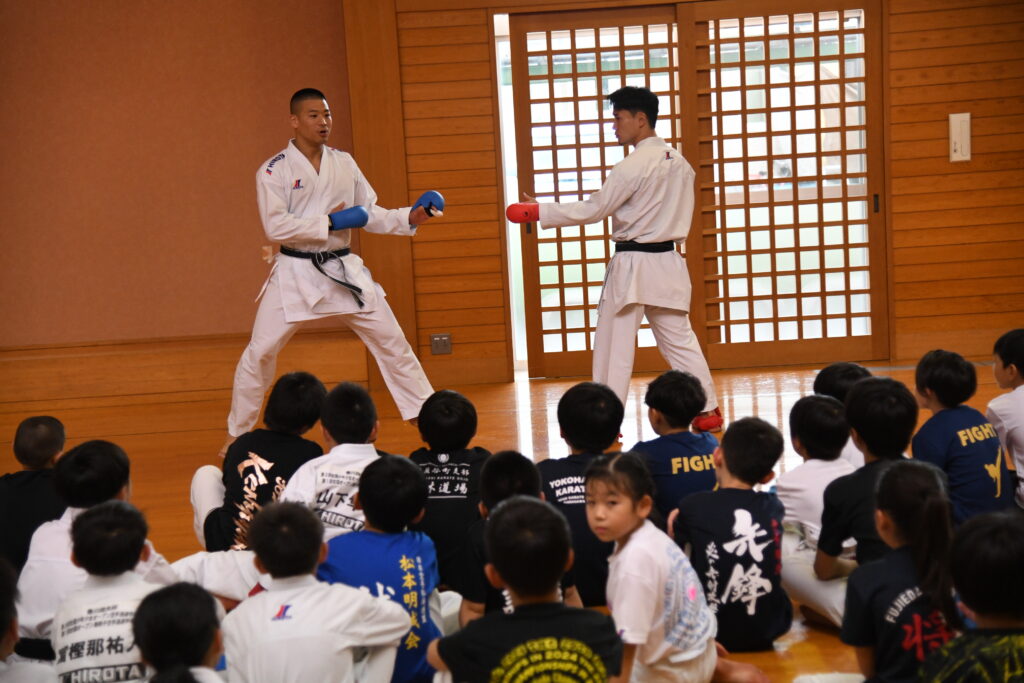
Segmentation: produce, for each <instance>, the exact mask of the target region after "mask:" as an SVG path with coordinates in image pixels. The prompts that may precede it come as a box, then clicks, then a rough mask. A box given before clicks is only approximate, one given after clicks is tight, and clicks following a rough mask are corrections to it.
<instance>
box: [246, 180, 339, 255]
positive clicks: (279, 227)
mask: <svg viewBox="0 0 1024 683" xmlns="http://www.w3.org/2000/svg"><path fill="white" fill-rule="evenodd" d="M284 177H285V176H284V174H278V175H276V176H269V175H267V174H266V173H263V171H262V169H261V170H260V171H259V172H257V174H256V205H257V206H258V207H259V211H260V220H262V221H263V231H264V232H265V233H266V234H267V238H268V239H271V240H273V241H275V242H324V243H326V242H327V237H328V234H329V233H330V230H329V228H330V222H329V220H328V218H327V216H326V215H323V216H312V217H309V218H300V217H298V216H296V215H294V214H292V213H289V212H288V194H287V192H288V188H286V187H285V186H284V185H282V184H281V178H284Z"/></svg>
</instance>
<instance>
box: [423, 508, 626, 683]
mask: <svg viewBox="0 0 1024 683" xmlns="http://www.w3.org/2000/svg"><path fill="white" fill-rule="evenodd" d="M486 544H487V556H488V558H490V562H489V563H488V564H487V568H486V571H487V578H488V580H489V581H490V582H491V583H492V585H494V586H495V587H500V588H504V589H507V590H508V592H509V594H510V595H511V596H512V601H513V604H514V605H515V610H514V611H513V612H512V613H510V614H506V613H504V612H502V611H496V612H492V613H489V614H487V615H485V616H484V617H482V618H481V619H478V620H476V621H473V622H472V623H470V624H468V625H467V626H466V627H465V628H463V629H462V630H461V631H460V632H458V633H456V634H454V635H451V636H448V637H447V638H442V639H440V640H435V641H433V642H432V643H431V644H430V649H429V652H428V657H429V660H430V662H431V664H433V665H434V666H435V667H436V668H437V669H438V670H440V671H451V673H452V677H453V678H454V679H455V680H457V681H470V682H476V681H482V682H488V681H493V680H512V679H517V680H518V679H522V680H526V679H529V680H540V679H545V680H547V679H549V678H550V679H552V680H554V677H557V676H559V675H561V676H564V677H566V680H568V679H570V678H571V679H572V680H607V678H608V677H609V676H617V675H618V674H619V670H620V666H621V663H622V641H621V639H620V638H619V637H618V635H617V634H616V630H615V623H614V621H612V619H611V617H609V616H606V615H603V614H600V613H599V612H596V611H591V610H583V609H579V608H575V607H567V606H565V605H563V604H562V603H561V602H560V601H559V599H558V592H559V591H558V584H559V578H560V577H561V575H562V573H563V572H564V571H565V570H566V569H567V568H568V567H569V566H571V565H572V560H573V555H572V547H571V542H570V536H569V526H568V524H567V523H566V520H565V518H564V517H563V516H562V515H560V514H559V513H558V511H557V510H556V509H555V508H553V507H552V506H551V505H549V504H547V503H544V502H543V501H540V500H537V499H536V498H532V497H529V496H513V497H512V498H509V499H508V500H506V501H505V502H503V503H501V504H500V505H498V506H497V508H496V509H495V510H494V512H493V514H492V515H491V519H490V521H489V522H488V527H487V536H486ZM527 653H531V654H530V655H528V654H527ZM532 653H537V654H539V655H541V656H540V657H539V658H534V657H533V656H532Z"/></svg>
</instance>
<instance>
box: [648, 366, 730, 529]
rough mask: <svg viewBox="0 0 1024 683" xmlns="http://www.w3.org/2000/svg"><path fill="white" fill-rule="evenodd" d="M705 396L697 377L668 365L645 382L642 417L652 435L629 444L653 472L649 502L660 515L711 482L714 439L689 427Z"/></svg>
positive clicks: (713, 473) (715, 443)
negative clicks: (645, 391)
mask: <svg viewBox="0 0 1024 683" xmlns="http://www.w3.org/2000/svg"><path fill="white" fill-rule="evenodd" d="M706 400H707V397H706V396H705V394H704V388H703V387H702V386H701V385H700V381H699V380H698V379H697V378H696V377H694V376H693V375H691V374H690V373H688V372H680V371H679V370H669V371H668V372H666V373H663V374H662V375H661V376H659V377H658V378H657V379H655V380H654V381H653V382H651V383H650V384H648V385H647V394H646V395H645V396H644V403H646V404H647V418H648V419H649V420H650V422H651V427H652V428H653V429H654V432H655V433H656V434H657V435H658V438H657V439H652V440H650V441H641V442H640V443H638V444H637V445H635V446H633V448H631V449H630V450H631V451H633V452H634V453H639V454H640V455H642V456H643V458H644V460H645V461H646V462H647V469H649V470H650V471H651V476H652V477H654V507H655V509H657V510H658V512H659V513H660V514H661V518H662V519H666V518H667V517H668V514H669V513H670V512H672V510H675V509H676V506H677V505H678V504H679V501H680V500H682V499H683V498H684V497H685V496H687V495H689V494H691V493H696V492H697V491H710V490H711V489H713V488H715V470H714V464H713V459H712V457H711V454H712V453H713V452H714V450H715V448H717V447H718V441H717V440H716V439H715V437H714V436H712V435H711V434H709V433H708V432H691V431H690V423H691V422H693V418H695V417H696V416H697V415H699V414H700V412H701V411H702V410H703V409H704V403H705V401H706Z"/></svg>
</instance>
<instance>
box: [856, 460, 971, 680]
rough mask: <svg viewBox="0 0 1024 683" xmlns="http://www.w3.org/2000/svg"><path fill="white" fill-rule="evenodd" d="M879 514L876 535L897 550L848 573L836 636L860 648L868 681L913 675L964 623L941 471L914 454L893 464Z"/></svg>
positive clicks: (884, 478) (883, 481) (882, 486)
mask: <svg viewBox="0 0 1024 683" xmlns="http://www.w3.org/2000/svg"><path fill="white" fill-rule="evenodd" d="M874 517H875V523H876V525H877V527H878V535H879V536H880V537H881V538H882V540H883V541H884V542H885V544H886V545H887V546H889V547H890V548H893V550H891V551H890V552H888V553H887V554H886V555H885V556H884V557H882V558H881V559H879V560H875V561H873V562H869V563H867V564H864V565H862V566H860V567H857V568H856V569H855V570H854V571H853V573H852V574H851V575H850V580H849V583H848V584H847V587H846V607H845V610H844V613H843V626H842V630H841V631H840V633H839V638H840V640H842V641H843V642H844V643H846V644H847V645H853V646H854V647H856V648H857V662H858V664H859V665H860V669H861V673H863V674H864V675H865V676H867V677H868V680H870V681H908V682H909V681H916V680H917V671H918V668H919V667H920V665H921V662H923V661H924V659H925V657H926V656H927V655H929V654H930V653H931V652H933V651H935V650H937V649H939V648H940V647H942V646H943V645H944V644H945V643H946V641H948V640H949V639H950V638H952V637H953V632H952V629H953V628H955V627H957V626H959V624H960V617H959V615H958V614H957V612H956V606H955V605H954V601H953V582H952V579H951V577H950V572H949V547H950V543H951V541H952V536H953V534H952V527H951V517H950V505H949V497H948V495H947V492H946V484H945V476H944V475H943V474H942V471H941V470H939V469H938V468H937V467H935V466H934V465H930V464H928V463H924V462H918V461H914V460H904V461H901V462H896V463H893V464H891V465H890V466H889V467H887V468H886V469H885V470H884V471H883V472H882V475H881V477H880V478H879V480H878V494H877V511H876V512H875V515H874Z"/></svg>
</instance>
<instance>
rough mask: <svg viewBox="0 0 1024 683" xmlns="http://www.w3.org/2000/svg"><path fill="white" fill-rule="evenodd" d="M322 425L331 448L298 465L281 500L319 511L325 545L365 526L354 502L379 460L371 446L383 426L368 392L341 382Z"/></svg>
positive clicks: (326, 405)
mask: <svg viewBox="0 0 1024 683" xmlns="http://www.w3.org/2000/svg"><path fill="white" fill-rule="evenodd" d="M320 424H321V426H322V427H323V432H324V441H325V442H326V444H327V447H328V448H329V449H330V450H329V451H328V452H327V453H326V454H325V455H322V456H320V457H319V458H314V459H313V460H310V461H308V462H306V464H304V465H302V466H301V467H299V469H298V470H296V471H295V474H293V475H292V478H291V479H289V480H288V485H287V486H285V489H284V492H283V493H282V494H281V497H280V500H282V501H290V502H293V503H301V504H303V505H305V506H306V507H308V508H310V509H311V510H312V511H313V512H315V513H316V515H317V516H318V517H319V518H320V521H321V522H323V525H324V540H325V541H327V540H330V539H332V538H334V537H335V536H338V535H339V534H346V533H348V532H350V531H359V530H360V529H362V528H363V512H362V510H356V509H355V507H353V505H352V501H353V499H354V498H355V494H356V490H357V488H358V486H359V475H360V474H362V472H363V468H365V467H366V466H367V465H369V464H370V463H371V462H373V461H374V460H376V459H377V455H378V453H377V449H376V448H374V447H373V442H374V441H376V440H377V430H378V429H379V428H380V423H379V422H378V421H377V407H376V406H374V405H373V399H371V398H370V394H369V393H367V391H366V389H364V388H363V387H361V386H359V385H358V384H353V383H352V382H342V383H341V384H339V385H338V386H336V387H334V388H333V389H331V391H330V393H328V394H327V398H325V399H324V404H323V407H322V408H321V410H320ZM250 545H251V544H250Z"/></svg>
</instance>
